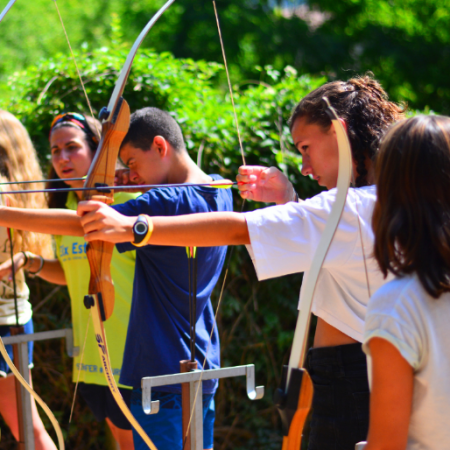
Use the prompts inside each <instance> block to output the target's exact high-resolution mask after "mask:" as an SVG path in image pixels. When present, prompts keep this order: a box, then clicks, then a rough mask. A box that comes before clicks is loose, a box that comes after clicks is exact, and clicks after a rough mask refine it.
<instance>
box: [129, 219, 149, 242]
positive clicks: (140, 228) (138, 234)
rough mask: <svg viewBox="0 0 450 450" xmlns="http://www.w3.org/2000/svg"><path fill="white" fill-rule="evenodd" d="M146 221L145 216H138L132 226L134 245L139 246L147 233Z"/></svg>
mask: <svg viewBox="0 0 450 450" xmlns="http://www.w3.org/2000/svg"><path fill="white" fill-rule="evenodd" d="M148 229H149V226H148V220H147V217H146V216H143V215H140V216H138V218H137V219H136V222H134V225H133V234H134V242H133V243H134V244H140V243H141V242H142V241H143V240H144V238H145V236H147V233H148Z"/></svg>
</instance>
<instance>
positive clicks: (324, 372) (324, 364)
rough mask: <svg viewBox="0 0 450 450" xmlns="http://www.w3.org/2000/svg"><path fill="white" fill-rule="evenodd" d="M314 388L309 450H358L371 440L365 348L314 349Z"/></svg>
mask: <svg viewBox="0 0 450 450" xmlns="http://www.w3.org/2000/svg"><path fill="white" fill-rule="evenodd" d="M307 369H308V372H309V374H310V375H311V379H312V382H313V385H314V397H313V404H312V417H311V432H310V436H309V445H308V450H355V444H356V443H357V442H360V441H364V440H366V438H367V431H368V428H369V384H368V380H367V363H366V356H365V354H364V353H363V351H362V350H361V344H349V345H339V346H336V347H322V348H313V349H310V350H309V352H308V356H307Z"/></svg>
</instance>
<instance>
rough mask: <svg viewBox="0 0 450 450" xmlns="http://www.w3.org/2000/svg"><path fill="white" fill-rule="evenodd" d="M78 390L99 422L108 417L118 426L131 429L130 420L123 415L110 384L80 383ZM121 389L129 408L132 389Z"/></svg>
mask: <svg viewBox="0 0 450 450" xmlns="http://www.w3.org/2000/svg"><path fill="white" fill-rule="evenodd" d="M78 391H79V393H80V394H81V396H82V397H83V399H84V401H85V402H86V403H87V404H88V406H89V409H90V410H91V411H92V413H93V414H94V416H95V418H96V419H97V420H98V421H99V422H101V421H103V420H105V419H106V418H108V419H109V420H110V421H111V422H112V423H113V424H114V425H115V426H116V427H117V428H120V429H122V430H131V425H130V422H129V421H128V419H127V418H126V417H125V416H124V415H123V412H122V411H121V410H120V408H119V406H118V405H117V403H116V401H115V400H114V397H113V396H112V394H111V391H110V390H109V387H108V386H100V385H98V384H85V383H79V384H78ZM119 391H120V393H121V394H122V397H123V399H124V400H125V403H126V404H127V406H128V408H129V407H130V398H131V392H132V390H131V389H123V388H119Z"/></svg>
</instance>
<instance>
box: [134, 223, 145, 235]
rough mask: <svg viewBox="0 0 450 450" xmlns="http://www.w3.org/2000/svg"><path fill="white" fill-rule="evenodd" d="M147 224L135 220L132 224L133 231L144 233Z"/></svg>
mask: <svg viewBox="0 0 450 450" xmlns="http://www.w3.org/2000/svg"><path fill="white" fill-rule="evenodd" d="M147 229H148V226H147V224H146V223H143V222H137V223H136V224H135V225H134V232H135V233H136V234H145V233H146V232H147Z"/></svg>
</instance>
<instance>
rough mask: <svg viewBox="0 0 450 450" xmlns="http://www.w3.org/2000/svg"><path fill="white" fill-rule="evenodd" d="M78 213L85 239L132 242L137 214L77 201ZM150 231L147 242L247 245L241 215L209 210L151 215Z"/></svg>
mask: <svg viewBox="0 0 450 450" xmlns="http://www.w3.org/2000/svg"><path fill="white" fill-rule="evenodd" d="M78 214H79V215H80V216H81V223H82V225H83V228H84V231H85V239H86V240H87V241H88V242H89V241H94V240H101V241H108V242H114V243H118V242H133V241H134V235H133V225H134V223H135V222H136V219H137V217H129V216H123V215H122V214H120V213H118V212H117V211H115V210H114V209H113V208H110V207H109V206H107V205H105V204H104V203H100V202H95V201H89V202H80V203H79V204H78ZM151 220H152V222H153V233H152V236H151V238H150V241H149V244H153V245H172V246H178V247H187V246H196V247H215V246H219V245H240V244H250V237H249V234H248V228H247V222H246V221H245V217H244V215H243V214H240V213H234V212H212V213H199V214H189V215H184V216H171V217H152V218H151Z"/></svg>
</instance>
